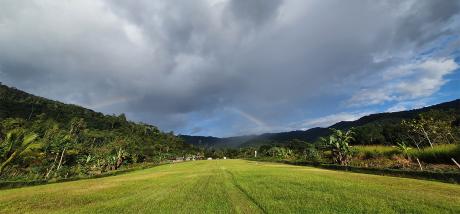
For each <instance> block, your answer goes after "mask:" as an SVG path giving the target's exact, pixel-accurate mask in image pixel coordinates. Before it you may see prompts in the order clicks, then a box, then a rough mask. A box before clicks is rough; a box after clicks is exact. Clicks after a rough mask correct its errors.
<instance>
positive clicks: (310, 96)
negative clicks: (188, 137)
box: [0, 0, 460, 135]
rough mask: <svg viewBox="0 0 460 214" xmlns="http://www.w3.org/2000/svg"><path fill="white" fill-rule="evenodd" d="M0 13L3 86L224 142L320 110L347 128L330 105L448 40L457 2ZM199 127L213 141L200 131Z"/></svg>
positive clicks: (77, 7) (102, 4)
mask: <svg viewBox="0 0 460 214" xmlns="http://www.w3.org/2000/svg"><path fill="white" fill-rule="evenodd" d="M1 5H2V6H1V7H0V78H1V81H3V82H5V83H8V84H11V85H14V86H16V87H18V88H23V89H26V90H28V91H30V92H33V93H38V94H39V95H42V96H46V97H51V98H54V99H59V100H63V101H66V102H72V103H77V104H82V105H85V106H88V107H92V108H95V109H97V110H100V111H104V112H107V113H120V112H127V115H128V116H129V117H130V118H132V119H134V120H141V121H145V122H151V123H154V124H157V125H159V126H160V127H161V128H163V129H166V130H179V131H186V132H187V131H188V132H189V133H192V132H193V133H197V132H198V133H205V134H214V133H216V134H225V135H227V134H233V133H240V132H261V131H273V130H281V129H289V128H301V127H300V126H297V125H294V126H293V127H291V125H292V124H298V122H299V121H302V120H303V119H305V118H311V117H313V116H314V115H316V114H319V115H324V114H325V112H328V113H329V114H337V115H345V116H347V117H348V118H351V115H350V114H347V113H341V112H342V111H343V109H337V108H340V106H341V105H340V103H346V101H347V100H348V99H352V97H356V96H357V95H360V96H361V95H363V96H364V95H365V96H367V97H364V98H367V99H364V98H363V99H362V100H363V102H368V100H369V99H371V98H372V96H374V95H375V94H378V93H377V92H380V91H376V90H375V88H372V87H374V86H375V85H381V84H384V85H385V84H387V83H386V82H381V80H379V79H381V77H380V76H379V75H380V74H381V73H383V72H386V70H388V69H389V68H394V67H398V66H402V67H404V66H403V65H404V64H405V63H410V61H411V60H413V58H414V57H417V54H418V53H420V52H422V51H424V50H425V49H426V48H427V47H428V46H429V45H430V44H432V43H433V42H436V41H437V40H438V39H439V38H442V37H443V36H448V35H455V34H458V33H459V32H458V30H457V29H458V28H456V26H458V18H456V16H457V17H458V15H459V10H460V9H459V2H458V1H455V0H452V1H449V0H446V1H434V0H433V1H428V0H427V1H397V2H396V1H300V0H299V1H296V0H292V1H281V0H268V1H267V0H264V1H262V0H253V1H243V0H233V1H226V0H201V1H199V0H196V1H175V0H168V1H166V0H165V1H148V0H140V1H110V0H107V1H103V0H98V1H93V0H82V1H51V0H37V1H17V0H15V1H13V0H10V1H9V0H1ZM448 54H449V53H443V54H440V55H439V54H438V55H436V56H434V57H438V58H445V57H449V56H448ZM435 62H441V63H442V62H447V61H442V60H435ZM428 64H429V63H428ZM416 65H424V64H423V63H418V64H417V63H416ZM414 66H415V65H414ZM452 66H453V65H450V66H439V67H440V68H452ZM406 67H407V66H406ZM415 67H416V66H415ZM444 73H446V74H447V73H449V72H444ZM436 78H437V81H438V83H442V80H443V76H439V75H438V76H436ZM391 80H394V79H391ZM436 86H437V85H436ZM363 89H365V90H364V92H366V93H365V94H363ZM430 89H431V88H430ZM435 89H436V87H433V89H431V90H428V92H431V91H434V90H435ZM386 90H388V91H385V93H386V94H385V95H388V96H390V95H391V93H392V92H391V90H402V89H401V88H395V87H387V89H386ZM404 90H406V91H407V90H410V91H412V90H417V89H414V88H407V87H406V88H404ZM420 90H425V91H427V89H420ZM411 93H416V92H411ZM360 99H361V98H360ZM378 101H379V102H380V101H381V100H378ZM313 102H314V103H313ZM338 104H339V105H338ZM332 106H333V107H332ZM337 111H339V112H337ZM356 115H361V113H359V112H357V113H356ZM328 119H329V118H328ZM296 121H297V122H296ZM316 121H328V120H321V119H319V120H316ZM211 123H212V124H211ZM210 124H211V125H213V126H215V127H219V130H217V131H215V130H214V131H209V132H207V131H206V130H207V129H209V128H210V127H201V126H209V125H210ZM307 124H308V123H307ZM187 127H188V129H187Z"/></svg>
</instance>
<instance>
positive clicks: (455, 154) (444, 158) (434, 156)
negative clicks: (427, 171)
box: [409, 144, 460, 164]
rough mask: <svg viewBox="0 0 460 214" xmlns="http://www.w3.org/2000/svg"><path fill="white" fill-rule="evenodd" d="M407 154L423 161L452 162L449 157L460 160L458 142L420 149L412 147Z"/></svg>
mask: <svg viewBox="0 0 460 214" xmlns="http://www.w3.org/2000/svg"><path fill="white" fill-rule="evenodd" d="M409 156H411V157H414V158H419V159H420V160H421V161H423V162H425V163H445V164H452V163H453V162H452V160H451V158H454V159H455V160H457V161H459V160H460V145H459V144H441V145H436V146H434V147H426V148H424V149H421V150H417V149H412V150H410V151H409Z"/></svg>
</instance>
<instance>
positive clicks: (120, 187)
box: [0, 160, 460, 213]
mask: <svg viewBox="0 0 460 214" xmlns="http://www.w3.org/2000/svg"><path fill="white" fill-rule="evenodd" d="M24 212H28V213H96V212H97V213H145V212H147V213H159V212H161V213H203V212H213V213H215V212H221V213H281V212H282V213H287V212H297V213H459V212H460V186H459V185H454V184H445V183H439V182H432V181H423V180H414V179H406V178H395V177H385V176H377V175H367V174H357V173H350V172H341V171H330V170H323V169H317V168H311V167H299V166H290V165H284V164H274V163H261V162H251V161H244V160H219V161H215V160H214V161H195V162H186V163H181V164H172V165H163V166H159V167H155V168H151V169H146V170H141V171H135V172H131V173H128V174H123V175H119V176H114V177H106V178H99V179H91V180H80V181H73V182H66V183H56V184H49V185H42V186H35V187H25V188H18V189H11V190H1V191H0V213H24Z"/></svg>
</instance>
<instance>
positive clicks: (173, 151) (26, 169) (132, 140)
mask: <svg viewBox="0 0 460 214" xmlns="http://www.w3.org/2000/svg"><path fill="white" fill-rule="evenodd" d="M196 154H197V150H196V149H194V148H193V147H191V146H190V145H189V144H185V143H184V142H183V141H182V140H181V139H180V138H177V137H176V136H175V135H174V134H173V133H163V132H161V131H160V130H159V129H158V128H157V127H155V126H152V125H148V124H142V123H135V122H131V121H128V120H127V119H126V117H125V116H124V115H123V114H121V115H118V116H115V115H104V114H102V113H98V112H94V111H92V110H89V109H85V108H82V107H79V106H75V105H69V104H64V103H60V102H56V101H51V100H48V99H45V98H41V97H37V96H33V95H31V94H28V93H25V92H23V91H20V90H17V89H14V88H10V87H7V86H4V85H1V84H0V164H1V165H0V176H1V178H2V179H11V178H15V179H24V178H26V179H53V178H67V177H71V176H75V175H93V174H101V173H104V172H106V171H110V170H117V169H119V168H120V167H126V166H128V165H133V164H141V163H158V162H161V161H164V160H167V159H174V158H176V157H178V156H193V155H196Z"/></svg>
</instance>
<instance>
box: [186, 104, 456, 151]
mask: <svg viewBox="0 0 460 214" xmlns="http://www.w3.org/2000/svg"><path fill="white" fill-rule="evenodd" d="M451 109H455V110H457V111H458V112H460V99H455V100H452V101H447V102H443V103H438V104H434V105H431V106H426V107H422V108H418V109H411V110H405V111H398V112H381V113H374V114H369V115H366V116H363V117H361V118H359V119H357V120H354V121H340V122H337V123H335V124H333V125H331V126H328V127H314V128H310V129H307V130H293V131H288V132H275V133H262V134H259V135H248V136H234V137H224V138H219V137H213V136H191V135H179V137H181V138H182V139H184V140H185V142H186V143H189V144H192V145H195V146H204V147H213V148H226V147H228V148H239V147H248V146H260V145H264V144H274V143H282V142H283V141H289V140H294V139H298V140H303V141H307V142H314V141H317V140H318V139H319V138H320V137H323V136H326V135H329V134H330V128H334V129H341V130H347V129H350V128H352V127H359V126H363V125H366V124H370V123H375V122H379V121H385V122H398V123H399V122H400V121H401V120H403V119H412V118H415V117H416V116H417V115H418V114H420V113H423V112H427V111H430V110H443V111H446V110H451ZM249 136H250V137H249ZM238 140H239V141H238Z"/></svg>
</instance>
